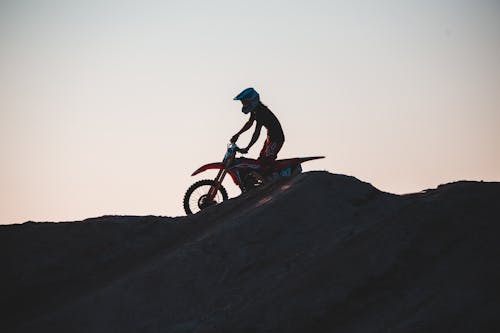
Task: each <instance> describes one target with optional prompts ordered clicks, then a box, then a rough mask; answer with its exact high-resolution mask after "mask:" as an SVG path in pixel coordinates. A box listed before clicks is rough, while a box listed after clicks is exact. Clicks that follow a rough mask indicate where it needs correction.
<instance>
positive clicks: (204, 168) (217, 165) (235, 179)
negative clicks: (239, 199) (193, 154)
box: [191, 162, 239, 186]
mask: <svg viewBox="0 0 500 333" xmlns="http://www.w3.org/2000/svg"><path fill="white" fill-rule="evenodd" d="M213 169H215V170H221V169H224V164H222V163H220V162H216V163H208V164H205V165H203V166H201V167H200V168H198V169H197V170H196V171H195V172H193V173H192V174H191V176H196V175H197V174H200V173H202V172H205V171H207V170H213ZM227 173H229V175H230V176H231V178H232V179H233V182H234V183H235V184H236V185H237V186H239V182H238V177H236V174H235V173H234V172H233V171H231V170H227Z"/></svg>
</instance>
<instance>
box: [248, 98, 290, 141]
mask: <svg viewBox="0 0 500 333" xmlns="http://www.w3.org/2000/svg"><path fill="white" fill-rule="evenodd" d="M250 120H251V121H254V120H255V121H257V126H264V127H265V128H266V130H267V136H268V137H269V139H271V140H272V141H280V142H283V141H285V135H284V134H283V129H282V128H281V124H280V122H279V121H278V118H276V116H275V115H274V113H272V112H271V110H269V109H268V107H267V106H265V105H264V104H262V103H259V104H258V105H257V106H256V107H255V109H253V110H252V113H251V114H250Z"/></svg>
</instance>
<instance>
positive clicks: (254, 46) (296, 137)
mask: <svg viewBox="0 0 500 333" xmlns="http://www.w3.org/2000/svg"><path fill="white" fill-rule="evenodd" d="M250 86H252V87H254V88H255V89H256V90H258V91H259V92H260V94H261V99H262V101H263V102H264V103H265V104H266V105H268V106H269V107H270V109H271V110H272V111H273V112H274V113H275V114H276V115H277V116H278V118H279V119H280V121H281V123H282V126H283V128H284V132H285V136H286V142H285V145H284V147H283V149H282V151H281V152H280V155H279V157H280V158H288V157H298V156H311V155H325V156H326V157H327V158H326V159H323V160H318V161H314V162H310V163H306V164H304V166H303V167H304V169H305V170H306V171H308V170H327V171H329V172H332V173H341V174H347V175H352V176H355V177H357V178H359V179H360V180H363V181H366V182H370V183H372V184H373V185H374V186H375V187H377V188H379V189H381V190H383V191H387V192H391V193H398V194H402V193H411V192H418V191H421V190H424V189H427V188H434V187H436V186H438V185H439V184H442V183H447V182H451V181H457V180H462V179H467V180H485V181H499V180H500V1H497V0H490V1H486V0H474V1H472V0H470V1H460V0H454V1H451V0H450V1H444V0H414V1H411V0H407V1H401V0H398V1H396V0H394V1H347V0H346V1H332V0H329V1H326V0H325V1H314V0H308V1H271V0H262V1H261V0H254V1H228V0H218V1H217V0H212V1H201V0H196V1H195V0H191V1H186V0H182V1H180V0H179V1H169V0H163V1H160V0H158V1H152V0H145V1H108V0H86V1H81V0H80V1H71V0H59V1H56V0H36V1H35V0H31V1H29V0H11V1H5V0H0V157H1V164H0V223H4V224H7V223H21V222H24V221H28V220H34V221H73V220H81V219H85V218H88V217H96V216H101V215H105V214H118V215H164V216H179V215H184V212H183V209H182V198H183V195H184V192H185V191H186V189H187V188H188V187H189V185H190V184H191V183H193V182H195V181H196V180H199V179H203V178H213V177H214V174H213V173H207V174H202V175H200V176H197V177H190V174H191V173H192V172H193V171H194V170H195V169H197V168H198V167H199V166H201V165H202V164H205V163H209V162H216V161H219V160H220V159H221V158H222V156H223V154H224V152H225V148H226V144H227V142H228V140H229V138H230V137H231V136H232V135H233V134H234V133H236V132H237V131H238V130H239V129H240V128H241V127H242V126H243V124H244V123H245V121H246V120H247V118H248V116H246V115H243V114H242V113H241V112H240V108H241V105H240V104H239V102H235V101H233V100H232V98H233V97H234V96H235V95H236V94H238V93H239V92H240V91H241V90H243V89H244V88H247V87H250ZM264 133H265V132H263V133H262V138H261V140H259V142H258V143H257V144H256V145H255V146H254V147H253V148H252V150H251V151H250V154H249V156H250V157H256V156H257V155H258V153H259V150H260V148H261V145H262V141H263V136H264ZM250 135H251V132H248V134H247V135H244V136H242V137H241V138H240V141H238V143H239V144H240V146H246V145H247V143H248V141H249V139H250ZM224 185H225V187H226V188H228V190H229V191H230V193H231V194H232V195H233V196H234V195H237V194H238V190H237V189H236V188H235V186H234V185H233V184H232V183H231V180H230V179H229V178H228V179H226V180H225V184H224Z"/></svg>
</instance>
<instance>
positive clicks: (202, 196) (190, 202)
mask: <svg viewBox="0 0 500 333" xmlns="http://www.w3.org/2000/svg"><path fill="white" fill-rule="evenodd" d="M214 185H215V181H213V180H211V179H203V180H200V181H197V182H196V183H194V184H193V185H191V186H190V187H189V188H188V189H187V191H186V194H185V195H184V211H185V212H186V214H187V215H191V214H196V213H198V212H199V211H201V210H203V209H205V208H207V207H210V206H215V205H217V204H219V203H221V202H222V201H224V200H227V199H228V196H227V191H226V189H225V188H224V187H223V186H222V185H220V187H219V190H218V191H217V193H216V194H215V198H214V199H213V200H208V191H209V190H210V188H211V187H212V186H214Z"/></svg>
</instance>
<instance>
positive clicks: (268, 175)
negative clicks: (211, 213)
mask: <svg viewBox="0 0 500 333" xmlns="http://www.w3.org/2000/svg"><path fill="white" fill-rule="evenodd" d="M236 153H241V149H240V148H239V147H238V146H237V145H236V144H234V143H230V144H228V146H227V150H226V154H225V155H224V158H223V160H222V162H216V163H209V164H205V165H203V166H202V167H200V168H199V169H198V170H196V171H195V172H193V174H192V175H191V176H195V175H197V174H199V173H202V172H204V171H206V170H210V169H218V170H219V172H218V173H217V176H216V177H215V179H213V180H212V179H203V180H199V181H197V182H196V183H194V184H193V185H191V186H190V187H189V188H188V190H187V191H186V194H185V195H184V202H183V203H184V210H185V211H186V214H187V215H190V214H194V213H197V212H199V211H201V210H203V209H205V208H207V207H210V206H214V205H216V204H219V203H221V202H222V201H224V200H227V199H228V195H227V191H226V189H225V188H224V187H223V186H222V181H223V180H224V177H225V176H226V175H227V174H229V175H230V176H231V178H232V180H233V182H234V183H235V184H236V185H237V186H239V188H240V190H241V192H242V193H244V192H247V191H250V190H253V189H255V188H258V187H260V186H262V185H264V184H267V183H270V182H272V181H273V180H276V179H279V178H281V177H290V176H293V175H297V174H299V173H301V172H302V166H301V163H303V162H307V161H311V160H316V159H320V158H324V156H313V157H299V158H289V159H283V160H276V161H274V162H273V163H272V164H271V165H267V166H263V165H261V161H260V160H255V159H250V158H245V157H238V158H237V157H236Z"/></svg>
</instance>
